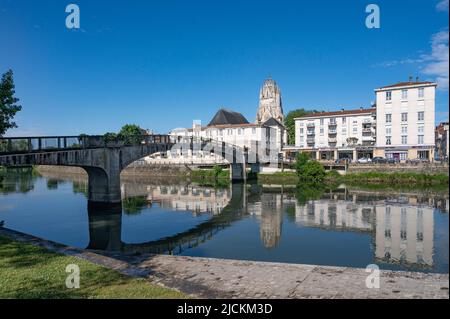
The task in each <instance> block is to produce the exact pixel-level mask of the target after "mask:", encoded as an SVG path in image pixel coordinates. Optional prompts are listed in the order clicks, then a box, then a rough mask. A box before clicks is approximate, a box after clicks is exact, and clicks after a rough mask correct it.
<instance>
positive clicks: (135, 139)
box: [118, 124, 145, 144]
mask: <svg viewBox="0 0 450 319" xmlns="http://www.w3.org/2000/svg"><path fill="white" fill-rule="evenodd" d="M144 134H145V130H144V129H142V128H140V127H139V126H138V125H136V124H126V125H124V126H122V128H121V129H120V132H119V134H118V137H119V139H122V140H124V141H125V143H127V144H138V143H140V142H141V137H142V135H144Z"/></svg>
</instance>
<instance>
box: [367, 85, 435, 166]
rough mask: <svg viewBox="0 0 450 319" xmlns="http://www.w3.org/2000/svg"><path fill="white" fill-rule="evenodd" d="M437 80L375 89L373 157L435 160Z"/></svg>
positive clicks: (401, 159) (402, 159)
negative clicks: (375, 133)
mask: <svg viewBox="0 0 450 319" xmlns="http://www.w3.org/2000/svg"><path fill="white" fill-rule="evenodd" d="M436 86H437V84H436V83H433V82H418V81H416V82H412V81H411V79H410V81H409V82H402V83H397V84H394V85H388V86H384V87H381V88H379V89H376V90H375V94H376V127H377V139H376V148H375V151H374V156H381V157H386V158H394V159H397V160H400V161H404V160H407V159H415V158H425V159H429V160H433V159H434V148H435V92H436Z"/></svg>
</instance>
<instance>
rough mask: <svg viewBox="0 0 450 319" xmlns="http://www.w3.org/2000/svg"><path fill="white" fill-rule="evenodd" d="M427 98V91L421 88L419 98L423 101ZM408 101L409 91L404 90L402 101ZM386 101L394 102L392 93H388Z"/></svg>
mask: <svg viewBox="0 0 450 319" xmlns="http://www.w3.org/2000/svg"><path fill="white" fill-rule="evenodd" d="M424 96H425V89H424V88H419V89H418V98H419V99H423V98H424ZM407 99H408V90H407V89H404V90H402V100H407ZM386 101H392V91H386Z"/></svg>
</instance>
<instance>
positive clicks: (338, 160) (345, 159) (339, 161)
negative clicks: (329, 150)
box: [334, 158, 350, 164]
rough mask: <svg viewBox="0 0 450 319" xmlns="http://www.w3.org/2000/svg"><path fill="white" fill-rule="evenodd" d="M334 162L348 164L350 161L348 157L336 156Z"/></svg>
mask: <svg viewBox="0 0 450 319" xmlns="http://www.w3.org/2000/svg"><path fill="white" fill-rule="evenodd" d="M334 163H335V164H348V163H350V159H349V158H338V159H337V160H335V161H334Z"/></svg>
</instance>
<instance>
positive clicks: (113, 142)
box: [0, 135, 259, 206]
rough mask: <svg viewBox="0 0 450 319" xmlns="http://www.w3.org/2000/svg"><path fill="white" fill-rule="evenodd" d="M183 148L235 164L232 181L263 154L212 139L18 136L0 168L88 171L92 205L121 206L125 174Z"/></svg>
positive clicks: (8, 142)
mask: <svg viewBox="0 0 450 319" xmlns="http://www.w3.org/2000/svg"><path fill="white" fill-rule="evenodd" d="M173 149H179V150H181V152H182V154H185V155H188V154H195V152H199V151H202V152H211V153H215V154H218V155H220V156H222V157H223V158H225V159H226V160H227V161H228V162H229V163H230V179H231V180H232V181H241V180H245V179H246V165H247V164H249V163H251V164H252V165H251V169H252V171H255V170H258V169H259V155H258V154H257V152H255V151H253V152H249V151H248V150H247V149H243V148H240V147H237V146H234V145H230V144H226V143H224V142H217V141H214V140H211V139H201V138H192V137H174V136H170V135H145V136H131V137H125V138H120V139H119V138H107V137H106V136H87V135H81V136H56V137H21V138H19V137H14V138H1V139H0V166H6V167H10V166H29V165H58V166H77V167H81V168H83V169H84V170H85V171H86V172H87V173H88V176H89V204H90V205H105V204H106V205H107V206H110V205H111V204H120V203H121V192H120V172H121V171H122V170H123V169H124V168H125V167H127V166H128V165H129V164H131V163H133V162H134V161H136V160H138V159H141V158H143V157H145V156H148V155H151V154H154V153H157V152H166V151H169V150H173Z"/></svg>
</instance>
